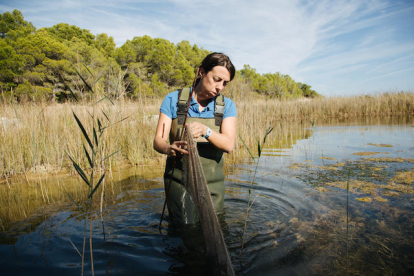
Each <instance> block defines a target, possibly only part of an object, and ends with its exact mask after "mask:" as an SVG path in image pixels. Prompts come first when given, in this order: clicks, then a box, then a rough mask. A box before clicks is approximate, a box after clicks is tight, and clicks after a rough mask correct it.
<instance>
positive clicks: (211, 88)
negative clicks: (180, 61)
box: [198, 66, 230, 99]
mask: <svg viewBox="0 0 414 276" xmlns="http://www.w3.org/2000/svg"><path fill="white" fill-rule="evenodd" d="M200 75H201V80H200V83H199V84H198V86H199V85H201V86H200V90H199V93H201V94H199V95H200V96H202V97H203V98H206V99H211V98H214V97H215V96H217V95H218V94H220V92H221V91H222V90H223V89H224V87H226V85H227V84H228V83H229V82H230V72H229V71H228V70H227V68H226V67H224V66H215V67H213V69H211V70H210V71H208V73H207V74H206V73H205V71H204V69H203V68H201V69H200Z"/></svg>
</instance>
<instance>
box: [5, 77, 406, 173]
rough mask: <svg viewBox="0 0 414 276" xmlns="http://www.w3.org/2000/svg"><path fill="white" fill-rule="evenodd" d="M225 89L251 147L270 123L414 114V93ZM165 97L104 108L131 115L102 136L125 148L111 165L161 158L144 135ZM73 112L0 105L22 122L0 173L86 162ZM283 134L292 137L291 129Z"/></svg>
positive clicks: (12, 129)
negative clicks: (282, 93)
mask: <svg viewBox="0 0 414 276" xmlns="http://www.w3.org/2000/svg"><path fill="white" fill-rule="evenodd" d="M226 93H227V95H228V96H229V97H233V99H234V101H235V103H236V106H237V109H238V122H239V123H238V133H239V134H240V135H242V137H244V139H245V141H246V144H247V145H248V146H249V147H250V146H254V144H255V140H254V135H255V134H256V133H260V129H264V128H265V127H266V126H268V125H269V124H270V123H271V122H274V123H277V122H281V123H282V124H283V131H282V132H281V133H283V132H284V130H285V129H287V128H289V127H290V126H289V122H290V121H301V122H303V124H304V125H306V124H307V125H309V122H315V121H317V122H322V121H326V120H332V119H346V118H348V119H349V118H374V117H376V116H395V115H410V116H413V114H414V93H412V92H411V93H408V92H400V93H384V94H379V95H373V96H356V97H348V98H344V97H335V98H320V99H311V100H308V99H301V100H276V99H265V98H263V97H260V96H258V95H255V94H254V93H252V92H249V91H248V90H247V87H246V86H243V84H240V83H239V84H237V85H235V86H234V87H229V89H228V90H227V92H226ZM161 100H162V99H146V98H140V99H139V100H138V101H135V102H133V101H126V100H118V101H116V102H115V106H111V105H109V104H108V105H107V106H105V107H104V110H105V113H106V114H107V115H108V117H110V118H111V120H113V121H117V120H118V119H120V118H125V117H127V116H130V118H129V119H128V121H127V122H125V123H123V124H120V125H118V126H117V127H115V128H113V129H108V131H107V133H105V134H104V137H103V142H104V143H105V148H104V149H103V150H104V151H105V153H109V152H112V151H113V150H115V149H118V148H119V146H120V147H121V154H120V155H117V157H115V156H114V157H111V158H110V160H109V162H110V164H111V166H114V167H117V166H118V165H121V164H125V163H127V164H131V165H144V164H148V163H149V162H150V161H151V160H158V161H157V162H158V163H161V162H163V160H162V158H160V157H159V155H157V154H156V153H155V152H154V150H153V148H152V142H153V135H140V134H141V133H142V132H143V131H144V130H153V129H155V125H156V119H157V117H156V116H157V115H158V114H159V106H160V103H161ZM72 110H73V111H74V112H75V113H76V114H78V116H79V118H80V120H86V119H87V118H88V117H89V116H90V115H89V114H88V112H89V113H90V109H89V108H88V107H87V105H85V104H71V103H65V104H57V103H51V104H45V103H40V104H34V103H26V104H1V108H0V117H4V118H8V119H16V120H18V123H15V124H13V125H10V126H9V127H7V131H6V130H5V128H4V127H3V125H2V124H0V177H1V178H4V177H5V175H6V174H7V175H9V176H12V175H16V174H18V173H21V172H23V171H25V172H29V171H36V172H39V171H47V172H50V171H54V172H56V171H62V170H71V164H70V162H68V160H67V159H66V158H65V152H64V151H65V149H68V151H69V153H70V154H71V155H72V156H73V157H74V159H75V161H76V162H79V163H80V164H87V160H86V159H85V158H84V156H83V151H82V149H80V148H79V147H78V146H77V145H79V143H80V142H81V140H82V136H81V134H80V133H78V132H77V129H76V128H77V126H76V124H75V123H74V122H73V120H72ZM151 132H152V131H151ZM278 133H279V132H278ZM277 136H279V135H277ZM277 136H275V140H274V141H272V140H270V141H269V144H270V145H271V144H272V143H277V142H276V137H277ZM16 137H18V139H16ZM280 137H289V138H293V139H294V137H292V136H290V135H289V134H288V133H284V136H280ZM289 140H290V139H289ZM288 143H290V142H288ZM101 153H102V152H101ZM242 156H243V153H242V146H241V145H240V144H239V143H238V144H237V143H236V148H235V151H234V153H233V155H231V156H229V157H228V158H227V159H230V158H231V159H232V160H234V161H235V162H237V160H239V158H242Z"/></svg>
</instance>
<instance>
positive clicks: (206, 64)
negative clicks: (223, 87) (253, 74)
mask: <svg viewBox="0 0 414 276" xmlns="http://www.w3.org/2000/svg"><path fill="white" fill-rule="evenodd" d="M215 66H224V67H226V69H227V70H228V71H229V73H230V80H232V79H233V78H234V75H235V74H236V68H234V65H233V63H232V62H231V60H230V58H229V57H228V56H226V55H225V54H222V53H211V54H209V55H207V56H206V57H205V58H204V60H203V62H201V66H200V67H201V68H203V69H204V71H205V73H206V74H207V73H208V72H209V71H210V70H212V69H213V67H215Z"/></svg>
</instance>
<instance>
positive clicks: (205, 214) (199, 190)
mask: <svg viewBox="0 0 414 276" xmlns="http://www.w3.org/2000/svg"><path fill="white" fill-rule="evenodd" d="M184 140H185V141H187V147H188V152H189V154H188V155H185V156H184V157H183V160H182V162H183V175H182V177H183V178H182V179H183V184H184V185H185V187H186V190H187V192H188V193H189V194H190V196H191V198H192V201H193V203H194V205H195V207H196V209H197V211H198V216H199V219H200V224H201V229H202V232H203V236H204V240H205V244H206V253H207V258H209V259H210V260H211V261H213V262H214V263H216V264H218V265H219V268H220V269H219V270H220V272H221V273H222V274H225V275H234V271H233V267H232V265H231V260H230V256H229V253H228V251H227V247H226V244H225V242H224V237H223V233H222V231H221V228H220V224H219V221H218V217H217V214H216V211H215V210H214V206H213V201H212V199H211V196H210V191H209V189H208V185H207V181H206V178H205V176H204V172H203V168H202V166H201V162H200V158H199V154H198V150H197V142H196V141H195V140H194V139H193V135H192V134H191V130H190V129H189V128H186V131H185V133H184Z"/></svg>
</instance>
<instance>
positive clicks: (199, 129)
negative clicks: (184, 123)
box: [188, 122, 207, 139]
mask: <svg viewBox="0 0 414 276" xmlns="http://www.w3.org/2000/svg"><path fill="white" fill-rule="evenodd" d="M188 127H189V128H190V130H191V133H192V134H193V137H194V138H195V139H197V138H198V137H200V136H203V135H206V132H207V126H205V125H203V124H201V123H199V122H192V123H191V124H190V125H189V126H188Z"/></svg>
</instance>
